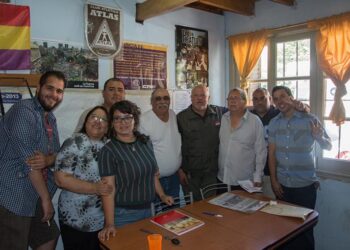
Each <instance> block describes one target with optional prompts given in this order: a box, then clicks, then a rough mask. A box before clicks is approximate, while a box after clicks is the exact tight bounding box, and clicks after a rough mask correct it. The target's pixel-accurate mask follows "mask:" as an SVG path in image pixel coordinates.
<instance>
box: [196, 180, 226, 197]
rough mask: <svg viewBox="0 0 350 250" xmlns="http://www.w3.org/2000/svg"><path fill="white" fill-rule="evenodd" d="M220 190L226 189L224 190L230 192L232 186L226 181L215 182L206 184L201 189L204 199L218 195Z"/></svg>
mask: <svg viewBox="0 0 350 250" xmlns="http://www.w3.org/2000/svg"><path fill="white" fill-rule="evenodd" d="M218 190H220V191H224V192H230V191H231V186H230V185H227V184H225V183H215V184H211V185H208V186H205V187H203V188H201V189H200V192H201V196H202V200H204V199H206V198H208V197H210V196H214V195H216V194H217V191H218ZM214 191H215V192H214Z"/></svg>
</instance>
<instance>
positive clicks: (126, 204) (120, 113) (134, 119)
mask: <svg viewBox="0 0 350 250" xmlns="http://www.w3.org/2000/svg"><path fill="white" fill-rule="evenodd" d="M140 113H141V112H140V109H139V108H138V107H137V106H136V105H135V104H134V103H132V102H130V101H121V102H118V103H115V104H114V105H113V106H112V107H111V109H110V136H111V141H110V142H109V143H107V144H106V145H105V146H104V147H103V148H102V150H101V152H100V157H99V161H98V165H99V170H100V175H101V177H102V179H103V180H105V181H106V182H107V183H108V184H109V185H112V186H113V191H112V193H111V194H110V195H107V196H103V197H102V203H103V210H104V215H105V225H104V228H103V230H101V231H100V233H99V238H100V239H101V240H105V239H108V238H109V235H110V234H112V235H115V233H116V227H120V226H123V225H125V224H129V223H132V222H135V221H138V220H142V219H144V218H147V217H150V216H151V202H152V201H153V200H154V199H155V195H156V193H157V195H158V196H159V197H160V199H161V200H162V201H163V202H165V203H167V204H169V205H171V204H172V203H173V199H172V197H170V196H167V195H165V194H164V191H163V188H162V186H161V185H160V182H159V173H158V166H157V161H156V158H155V156H154V152H153V147H152V143H151V141H150V140H149V138H148V137H147V136H145V135H143V134H140V133H139V132H138V131H137V128H138V125H139V122H140Z"/></svg>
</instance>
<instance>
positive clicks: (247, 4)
mask: <svg viewBox="0 0 350 250" xmlns="http://www.w3.org/2000/svg"><path fill="white" fill-rule="evenodd" d="M197 2H200V3H202V4H205V5H209V6H212V7H216V8H220V9H222V10H224V11H230V12H235V13H238V14H241V15H246V16H252V15H254V7H255V0H244V1H242V0H198V1H197Z"/></svg>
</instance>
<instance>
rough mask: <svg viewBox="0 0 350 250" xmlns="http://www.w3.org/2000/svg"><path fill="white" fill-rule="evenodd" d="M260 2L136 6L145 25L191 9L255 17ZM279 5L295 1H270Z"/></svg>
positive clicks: (196, 0)
mask: <svg viewBox="0 0 350 250" xmlns="http://www.w3.org/2000/svg"><path fill="white" fill-rule="evenodd" d="M257 1H259V0H146V1H144V2H142V3H137V4H136V21H137V22H141V23H143V22H144V21H145V20H147V19H149V18H152V17H155V16H160V15H162V14H165V13H168V12H171V11H174V10H177V9H180V8H184V7H191V8H195V9H199V10H204V11H208V12H212V13H216V14H220V15H223V14H224V12H232V13H235V14H240V15H245V16H252V15H254V10H255V2H257ZM269 1H272V2H275V3H278V4H284V5H288V6H293V5H295V4H296V1H295V0H269Z"/></svg>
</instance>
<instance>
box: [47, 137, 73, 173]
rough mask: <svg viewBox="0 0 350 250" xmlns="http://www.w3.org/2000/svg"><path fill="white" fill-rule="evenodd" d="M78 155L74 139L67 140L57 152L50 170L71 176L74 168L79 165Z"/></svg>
mask: <svg viewBox="0 0 350 250" xmlns="http://www.w3.org/2000/svg"><path fill="white" fill-rule="evenodd" d="M79 153H80V151H79V148H78V146H77V144H76V141H75V139H74V137H73V138H72V137H71V138H68V139H67V140H65V141H64V143H63V145H62V147H61V149H60V151H59V152H58V154H57V156H56V162H55V166H54V167H53V168H51V170H52V171H62V172H65V173H68V174H73V173H74V170H75V168H76V167H77V166H78V165H79Z"/></svg>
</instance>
